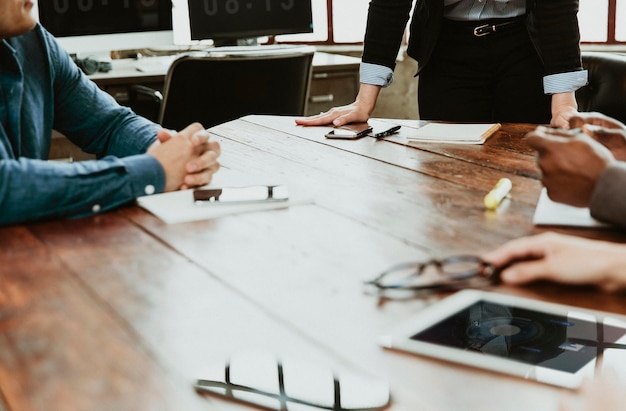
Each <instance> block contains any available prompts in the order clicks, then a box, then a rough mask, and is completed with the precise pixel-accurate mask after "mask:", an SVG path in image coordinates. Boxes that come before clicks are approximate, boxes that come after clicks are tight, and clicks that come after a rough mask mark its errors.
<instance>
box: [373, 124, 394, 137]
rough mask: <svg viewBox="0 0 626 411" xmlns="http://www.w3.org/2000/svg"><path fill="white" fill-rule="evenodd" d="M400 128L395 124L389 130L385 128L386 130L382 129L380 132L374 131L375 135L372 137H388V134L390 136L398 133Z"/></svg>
mask: <svg viewBox="0 0 626 411" xmlns="http://www.w3.org/2000/svg"><path fill="white" fill-rule="evenodd" d="M398 130H400V126H393V127H391V128H390V129H389V130H385V131H381V132H378V133H374V135H373V136H372V137H374V138H383V137H387V136H390V135H392V134H395V133H397V132H398Z"/></svg>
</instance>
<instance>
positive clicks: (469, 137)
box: [406, 123, 500, 144]
mask: <svg viewBox="0 0 626 411" xmlns="http://www.w3.org/2000/svg"><path fill="white" fill-rule="evenodd" d="M499 129H500V124H499V123H494V124H460V123H428V124H426V125H424V126H422V127H420V128H418V129H415V130H411V132H410V134H407V135H406V138H407V139H408V140H409V143H411V142H430V143H454V144H482V143H484V142H485V141H486V140H487V139H488V138H489V137H491V136H492V135H493V134H494V133H495V132H496V131H498V130H499Z"/></svg>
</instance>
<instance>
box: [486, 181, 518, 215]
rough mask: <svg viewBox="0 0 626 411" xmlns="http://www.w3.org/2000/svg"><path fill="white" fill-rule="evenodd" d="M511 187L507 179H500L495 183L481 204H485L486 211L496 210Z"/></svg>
mask: <svg viewBox="0 0 626 411" xmlns="http://www.w3.org/2000/svg"><path fill="white" fill-rule="evenodd" d="M512 187H513V183H511V180H509V179H508V178H501V179H500V180H498V182H497V183H496V185H495V187H493V188H492V189H491V191H490V192H489V193H488V194H487V195H486V196H485V198H484V200H483V202H484V203H485V207H487V210H495V209H497V208H498V206H499V205H500V203H501V202H502V200H503V199H504V197H506V196H507V195H508V194H509V192H510V191H511V188H512Z"/></svg>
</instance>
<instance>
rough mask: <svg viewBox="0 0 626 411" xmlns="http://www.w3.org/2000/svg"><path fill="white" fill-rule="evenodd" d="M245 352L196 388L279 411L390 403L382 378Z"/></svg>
mask: <svg viewBox="0 0 626 411" xmlns="http://www.w3.org/2000/svg"><path fill="white" fill-rule="evenodd" d="M245 354H246V353H244V355H241V354H238V355H235V356H234V357H233V358H231V360H230V361H229V362H228V363H226V364H224V363H222V364H221V367H220V366H219V365H217V367H215V368H214V369H213V370H211V371H210V372H208V374H209V375H210V376H211V377H214V378H211V379H199V380H197V381H196V384H195V388H196V390H197V391H199V392H205V393H209V394H214V395H219V396H223V397H225V398H227V399H230V400H234V401H238V402H244V403H250V404H253V405H256V406H257V407H262V408H266V409H271V410H277V411H292V410H293V411H296V410H298V411H300V410H312V409H317V410H320V409H322V410H331V411H376V410H381V409H383V408H385V407H387V406H388V405H389V402H390V394H389V385H388V384H387V383H386V382H384V381H382V380H378V379H374V378H371V377H367V376H363V375H356V374H352V373H341V374H339V375H335V374H334V373H333V372H332V370H328V369H326V368H325V367H322V366H320V365H318V364H312V363H305V362H299V361H293V360H289V359H285V360H284V361H278V360H277V359H275V358H270V357H268V356H264V355H260V356H258V355H252V356H250V355H245ZM220 369H221V372H220ZM220 374H221V375H220Z"/></svg>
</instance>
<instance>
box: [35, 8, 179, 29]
mask: <svg viewBox="0 0 626 411" xmlns="http://www.w3.org/2000/svg"><path fill="white" fill-rule="evenodd" d="M38 7H39V9H40V22H41V24H42V25H43V26H44V27H45V28H46V29H47V30H49V31H50V32H51V33H52V34H54V35H55V36H57V37H64V36H70V35H73V36H75V35H90V34H100V33H102V32H103V31H106V32H108V33H128V32H142V31H155V30H171V28H172V5H171V1H170V0H40V1H39V2H38Z"/></svg>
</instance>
